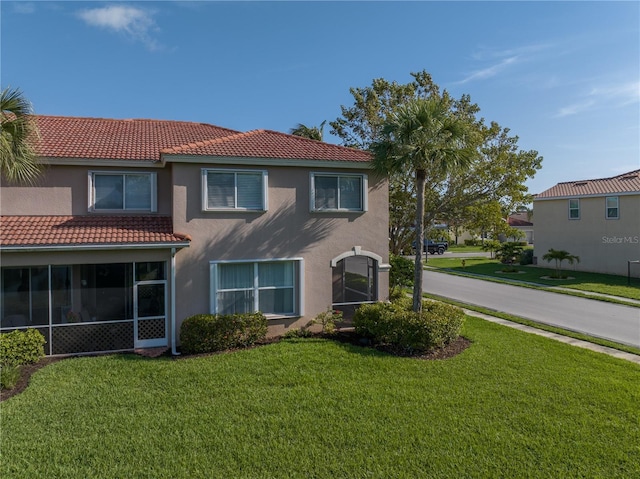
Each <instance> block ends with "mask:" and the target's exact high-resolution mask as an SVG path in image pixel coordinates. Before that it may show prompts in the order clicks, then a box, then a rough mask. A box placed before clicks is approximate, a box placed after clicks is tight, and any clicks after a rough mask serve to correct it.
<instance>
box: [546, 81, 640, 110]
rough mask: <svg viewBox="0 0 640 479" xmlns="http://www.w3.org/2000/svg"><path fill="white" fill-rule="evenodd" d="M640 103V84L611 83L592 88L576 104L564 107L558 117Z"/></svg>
mask: <svg viewBox="0 0 640 479" xmlns="http://www.w3.org/2000/svg"><path fill="white" fill-rule="evenodd" d="M638 102H640V82H627V83H611V84H607V85H600V86H596V87H592V88H591V90H590V91H589V92H588V93H586V94H585V95H583V97H582V98H581V99H579V100H578V101H576V102H575V103H573V104H571V105H568V106H565V107H562V108H560V109H559V110H558V112H557V113H556V115H555V116H556V117H564V116H571V115H576V114H578V113H582V112H584V111H589V110H592V109H595V108H602V107H615V108H619V107H624V106H627V105H632V104H634V103H638Z"/></svg>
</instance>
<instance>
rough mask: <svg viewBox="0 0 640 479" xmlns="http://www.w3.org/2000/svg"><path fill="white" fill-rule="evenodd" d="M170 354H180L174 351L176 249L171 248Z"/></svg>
mask: <svg viewBox="0 0 640 479" xmlns="http://www.w3.org/2000/svg"><path fill="white" fill-rule="evenodd" d="M171 355H172V356H180V353H179V352H178V351H176V249H175V248H171Z"/></svg>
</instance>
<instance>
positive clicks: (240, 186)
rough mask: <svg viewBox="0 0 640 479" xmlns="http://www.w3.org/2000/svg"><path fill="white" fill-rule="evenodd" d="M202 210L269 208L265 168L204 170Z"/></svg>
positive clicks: (260, 209) (258, 209)
mask: <svg viewBox="0 0 640 479" xmlns="http://www.w3.org/2000/svg"><path fill="white" fill-rule="evenodd" d="M202 191H203V195H202V196H203V198H202V209H203V210H205V211H215V210H246V211H266V210H267V172H266V171H263V170H227V169H207V168H205V169H203V170H202Z"/></svg>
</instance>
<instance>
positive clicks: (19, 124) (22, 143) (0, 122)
mask: <svg viewBox="0 0 640 479" xmlns="http://www.w3.org/2000/svg"><path fill="white" fill-rule="evenodd" d="M37 138H38V130H37V126H36V123H35V119H34V118H33V116H32V108H31V104H30V103H29V102H28V101H27V99H26V98H25V97H24V96H23V94H22V92H21V91H20V90H19V89H11V88H5V89H4V90H2V92H1V93H0V174H1V175H2V176H4V177H5V179H6V180H7V181H8V182H9V183H25V184H30V183H33V182H34V181H35V179H36V178H37V177H38V175H39V174H40V171H41V166H40V164H39V163H38V159H37V156H36V152H35V148H34V144H33V141H34V140H35V139H37Z"/></svg>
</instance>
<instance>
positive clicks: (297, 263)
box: [210, 259, 302, 316]
mask: <svg viewBox="0 0 640 479" xmlns="http://www.w3.org/2000/svg"><path fill="white" fill-rule="evenodd" d="M210 267H211V312H212V313H213V314H235V313H251V312H255V311H260V312H262V313H264V314H265V315H268V316H299V315H301V314H302V299H301V298H302V296H301V291H302V260H301V259H277V260H260V261H249V262H247V261H222V262H216V261H213V262H211V263H210Z"/></svg>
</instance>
